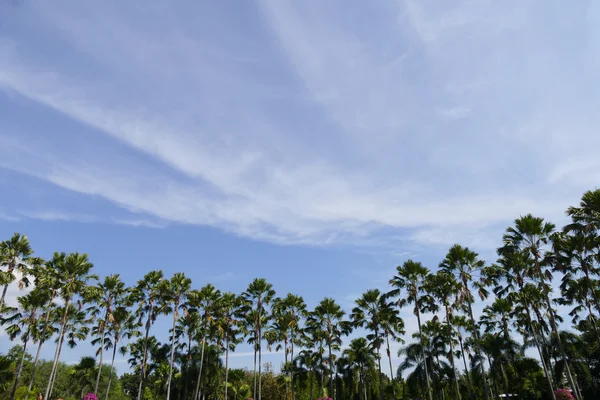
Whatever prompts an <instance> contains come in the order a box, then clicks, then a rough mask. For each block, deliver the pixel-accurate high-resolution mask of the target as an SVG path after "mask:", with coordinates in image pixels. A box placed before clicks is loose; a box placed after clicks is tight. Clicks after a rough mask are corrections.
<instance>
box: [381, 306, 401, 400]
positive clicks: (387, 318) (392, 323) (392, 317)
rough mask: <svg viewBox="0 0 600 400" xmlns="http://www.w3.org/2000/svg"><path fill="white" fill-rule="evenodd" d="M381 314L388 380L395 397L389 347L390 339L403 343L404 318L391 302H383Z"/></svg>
mask: <svg viewBox="0 0 600 400" xmlns="http://www.w3.org/2000/svg"><path fill="white" fill-rule="evenodd" d="M382 311H383V312H382V314H381V319H380V323H381V328H382V329H383V336H384V337H385V341H386V353H387V357H388V362H389V366H390V380H391V382H392V393H393V395H394V398H396V385H395V382H394V379H395V378H394V369H393V367H392V352H391V348H390V339H391V340H392V341H395V342H400V343H403V342H404V340H402V338H401V335H404V334H405V333H406V332H405V331H404V320H403V319H402V318H401V317H400V313H399V312H398V309H397V308H396V306H395V305H394V304H393V303H390V302H385V307H384V308H383V310H382Z"/></svg>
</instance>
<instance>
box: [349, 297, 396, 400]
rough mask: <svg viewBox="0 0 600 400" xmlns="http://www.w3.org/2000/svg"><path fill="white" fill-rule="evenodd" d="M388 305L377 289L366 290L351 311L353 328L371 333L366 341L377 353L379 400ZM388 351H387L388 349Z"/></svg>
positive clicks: (381, 392) (381, 397) (381, 391)
mask: <svg viewBox="0 0 600 400" xmlns="http://www.w3.org/2000/svg"><path fill="white" fill-rule="evenodd" d="M390 306H391V305H390V303H388V301H387V300H386V297H385V296H383V295H382V293H381V292H380V291H379V289H371V290H367V291H366V292H365V293H363V295H362V296H361V297H360V298H359V299H357V300H356V307H354V309H352V315H351V318H352V321H353V323H354V325H355V326H358V327H361V328H362V327H366V329H367V330H368V331H370V332H371V334H369V335H368V336H367V339H369V340H370V341H371V345H372V346H373V348H374V349H375V350H376V351H377V369H378V373H379V379H378V380H379V399H380V400H383V379H382V374H381V345H382V343H383V321H384V320H385V318H386V313H387V312H389V309H390ZM388 350H389V349H388Z"/></svg>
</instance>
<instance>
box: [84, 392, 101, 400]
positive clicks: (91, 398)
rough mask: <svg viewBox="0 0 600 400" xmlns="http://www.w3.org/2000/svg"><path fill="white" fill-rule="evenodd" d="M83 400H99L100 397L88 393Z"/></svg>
mask: <svg viewBox="0 0 600 400" xmlns="http://www.w3.org/2000/svg"><path fill="white" fill-rule="evenodd" d="M83 400H98V396H96V395H95V394H94V393H88V394H86V395H85V396H84V397H83Z"/></svg>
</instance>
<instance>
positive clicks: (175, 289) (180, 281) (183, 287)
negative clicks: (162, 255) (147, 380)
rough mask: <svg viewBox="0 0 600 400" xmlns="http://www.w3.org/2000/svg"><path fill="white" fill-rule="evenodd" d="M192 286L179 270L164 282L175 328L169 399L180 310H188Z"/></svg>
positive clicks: (169, 310)
mask: <svg viewBox="0 0 600 400" xmlns="http://www.w3.org/2000/svg"><path fill="white" fill-rule="evenodd" d="M191 286H192V280H191V279H190V278H187V277H186V276H185V274H183V273H180V272H177V273H176V274H174V275H173V277H172V278H171V280H170V281H165V282H164V284H163V288H162V291H163V297H164V300H163V301H164V302H165V304H167V309H166V310H168V312H172V313H173V328H172V330H171V356H170V358H169V378H168V380H167V400H169V398H170V396H171V380H172V379H173V364H174V361H175V326H176V325H177V320H178V319H179V312H180V310H183V312H184V314H185V313H187V310H186V304H185V302H186V299H187V295H188V292H189V291H190V288H191Z"/></svg>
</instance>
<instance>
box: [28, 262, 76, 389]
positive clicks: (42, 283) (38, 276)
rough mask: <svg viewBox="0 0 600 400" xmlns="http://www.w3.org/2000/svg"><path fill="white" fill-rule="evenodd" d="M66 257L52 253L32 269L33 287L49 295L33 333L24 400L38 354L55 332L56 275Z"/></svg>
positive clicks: (38, 357)
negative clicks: (33, 348) (33, 346)
mask: <svg viewBox="0 0 600 400" xmlns="http://www.w3.org/2000/svg"><path fill="white" fill-rule="evenodd" d="M66 257H67V255H66V254H65V253H54V254H53V256H52V258H51V259H50V260H49V261H47V262H46V263H44V264H40V265H36V266H35V267H34V268H33V276H34V282H35V287H36V289H37V290H40V291H42V292H46V293H49V294H50V295H49V299H48V306H47V309H46V315H45V317H44V320H43V321H41V324H40V326H39V327H38V329H36V330H35V331H34V340H36V341H37V343H38V347H37V352H36V355H35V360H34V362H33V368H32V371H31V377H30V378H29V387H28V389H27V395H26V400H27V399H28V398H29V394H30V393H31V389H32V388H33V382H34V380H35V374H36V372H37V367H38V362H39V360H40V353H41V351H42V346H43V345H44V343H45V342H46V341H47V340H48V339H50V338H51V337H52V334H53V333H54V331H55V327H54V326H53V325H52V323H51V320H50V316H51V314H52V312H54V310H55V306H56V305H55V304H54V300H55V299H56V298H57V297H58V295H59V293H60V287H61V281H60V277H59V275H58V271H60V268H61V267H60V265H61V264H63V263H64V262H65V260H66Z"/></svg>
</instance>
